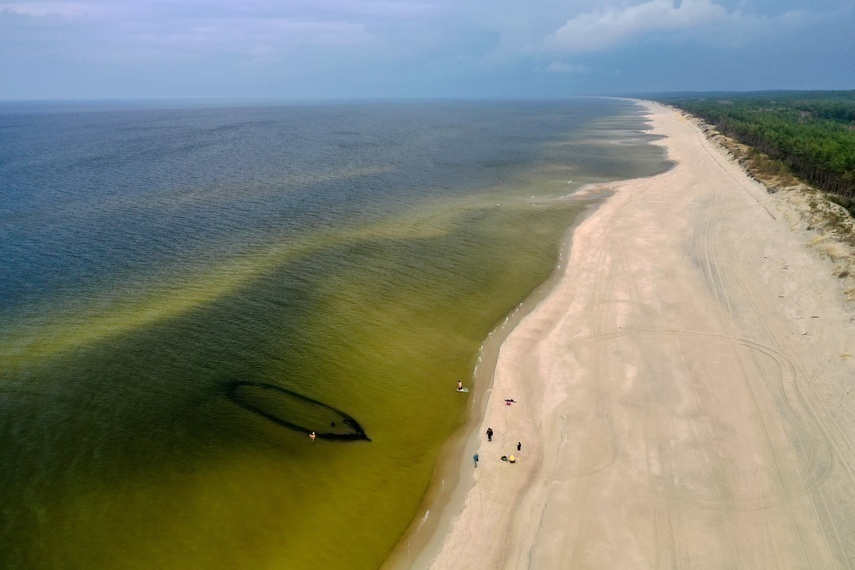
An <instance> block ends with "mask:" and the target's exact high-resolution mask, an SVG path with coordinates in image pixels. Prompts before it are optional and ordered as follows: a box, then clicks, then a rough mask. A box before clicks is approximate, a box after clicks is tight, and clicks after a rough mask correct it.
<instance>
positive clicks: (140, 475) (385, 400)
mask: <svg viewBox="0 0 855 570" xmlns="http://www.w3.org/2000/svg"><path fill="white" fill-rule="evenodd" d="M618 124H620V125H623V126H625V127H627V126H636V127H637V126H638V123H637V121H635V122H634V121H633V120H632V117H631V116H629V117H624V119H622V122H619V123H618ZM599 128H600V129H601V131H598V130H596V129H594V130H592V131H590V132H588V133H582V135H584V137H585V138H589V137H591V138H599V140H600V142H599V143H592V142H584V144H583V142H580V141H578V140H577V142H576V143H575V146H573V147H572V148H573V149H575V150H576V151H578V152H588V153H591V157H590V161H593V162H596V161H601V162H602V163H603V165H605V166H603V167H601V168H599V170H597V169H596V168H594V167H590V166H589V167H588V170H587V174H586V172H581V171H580V169H579V167H572V168H571V167H568V166H567V165H566V164H563V163H560V162H556V161H555V160H553V159H552V158H549V156H551V155H548V153H547V158H546V159H544V160H543V161H542V162H540V163H539V164H535V165H532V164H528V165H527V166H526V167H522V166H521V167H519V168H518V170H517V171H516V173H515V176H514V177H513V178H512V179H509V180H508V182H507V184H504V185H493V186H490V187H485V188H481V189H477V191H474V192H470V193H468V194H466V195H465V196H462V197H456V198H449V197H443V198H438V199H435V200H434V199H424V200H421V201H419V202H418V203H416V204H413V205H412V206H411V207H409V208H407V209H402V210H396V211H394V212H391V213H390V215H388V216H386V217H380V218H379V219H373V220H369V221H368V222H366V223H363V224H350V225H346V226H342V227H339V228H335V227H332V228H330V227H327V228H320V229H316V230H307V231H304V232H302V233H301V234H300V236H299V237H298V238H290V239H287V240H281V241H273V242H270V243H267V244H265V245H264V246H263V247H262V246H259V247H255V248H252V249H251V250H249V251H247V252H246V253H245V254H244V255H241V256H234V257H232V258H229V259H225V260H220V261H219V262H218V263H217V264H216V265H214V266H212V267H207V268H205V269H204V270H198V269H187V270H186V271H182V270H181V269H173V270H171V271H167V272H165V274H166V275H168V282H162V283H161V282H160V280H161V279H164V277H163V276H162V275H161V274H160V273H157V274H156V275H155V277H151V278H149V279H146V278H145V277H141V278H140V279H139V280H138V281H137V282H136V283H121V284H118V285H117V288H116V290H115V291H112V292H110V293H109V294H108V292H107V291H104V292H103V293H102V294H101V295H100V296H98V297H97V298H96V299H95V300H94V301H88V302H86V303H78V304H66V305H63V306H62V307H58V308H54V310H53V311H52V312H51V313H50V314H49V316H48V317H45V316H44V311H32V315H36V316H32V315H30V316H26V317H19V322H18V324H17V325H16V326H12V327H7V330H6V332H5V337H4V338H5V340H6V342H5V343H4V348H3V354H2V356H3V359H2V368H0V370H2V374H3V377H4V380H5V383H4V386H6V388H4V390H3V391H2V392H0V398H2V399H0V403H2V411H3V415H2V416H0V434H2V436H3V441H5V442H6V444H4V446H3V450H2V462H3V465H4V467H3V470H2V474H3V476H2V479H0V483H2V488H0V496H2V497H3V498H4V504H3V506H2V521H0V525H2V526H0V536H2V538H3V540H2V542H0V561H2V562H3V566H4V567H7V568H66V567H67V568H118V567H121V568H288V569H301V568H307V569H308V568H312V569H317V568H324V569H337V568H342V569H344V568H347V569H352V568H376V567H378V566H379V565H380V564H381V563H382V561H383V560H384V559H385V557H386V556H387V555H388V553H389V552H390V550H391V549H392V548H393V547H394V546H395V544H396V542H397V541H398V540H399V539H400V537H401V535H402V533H403V532H404V531H405V529H406V528H407V526H408V524H409V523H410V521H411V519H412V518H413V516H414V514H415V513H416V511H417V509H418V507H419V504H420V502H421V500H422V496H423V494H424V492H425V490H426V488H427V486H428V484H429V482H430V476H431V473H432V471H433V469H434V466H435V463H436V460H437V456H438V453H439V449H440V447H441V445H442V444H443V442H444V441H445V440H447V439H448V438H449V437H450V436H451V435H452V434H453V433H454V431H455V430H456V429H458V428H459V427H460V426H461V425H462V422H463V420H464V418H465V414H466V413H467V411H468V410H469V405H470V399H469V398H470V397H471V394H470V396H465V395H461V394H459V393H457V392H456V391H455V390H454V388H455V386H456V382H457V380H458V379H464V380H465V381H466V382H467V384H469V383H470V378H471V376H472V371H473V368H474V367H475V364H476V362H475V359H476V358H477V353H478V349H479V347H480V345H481V343H482V342H483V340H484V338H485V337H486V336H487V335H488V334H489V332H490V331H491V330H492V329H493V328H495V327H496V326H497V324H498V323H500V322H501V321H502V320H503V319H504V317H505V315H507V314H508V313H509V312H510V311H511V310H512V309H513V308H514V307H515V306H516V305H517V304H518V303H519V302H520V301H521V300H522V299H524V298H525V297H526V296H527V295H528V294H529V293H530V292H531V291H532V290H533V289H534V288H536V287H537V286H538V285H539V284H541V283H543V282H544V281H545V280H546V279H547V278H548V277H549V275H550V274H551V272H552V271H553V268H554V266H555V264H556V259H557V253H558V246H559V243H560V241H561V236H562V235H563V234H564V232H565V231H566V229H567V228H568V227H569V226H570V225H571V224H572V223H573V221H574V220H575V219H576V217H577V216H578V215H579V214H580V212H581V211H582V208H583V207H584V206H585V205H584V204H580V203H578V202H576V203H573V202H567V201H560V200H555V199H554V198H556V197H558V196H561V195H563V194H565V193H567V192H568V189H571V190H572V189H574V188H577V187H578V186H579V185H581V184H582V183H584V182H589V181H595V180H597V179H605V178H609V177H611V178H624V177H629V176H635V175H642V174H650V173H652V172H655V171H657V170H661V169H662V168H663V166H664V163H663V161H662V157H661V153H660V152H659V151H657V150H655V149H653V148H652V147H649V146H645V145H643V144H641V143H635V144H633V145H617V144H614V141H612V140H606V141H604V142H603V140H602V139H606V138H608V137H607V136H606V135H605V134H603V133H610V132H612V131H613V130H614V128H615V126H614V124H608V123H605V122H604V123H601V124H600V126H599ZM627 128H628V127H627ZM582 135H580V136H582ZM612 138H617V136H616V135H615V136H612ZM557 146H558V147H559V150H561V151H562V152H563V151H564V150H566V149H564V148H563V147H562V146H561V145H557ZM590 161H589V162H590ZM606 166H608V168H606ZM591 172H594V173H600V172H603V173H604V172H608V174H609V176H594V175H592V174H591ZM570 175H572V180H573V183H568V180H570V179H571V177H570ZM531 196H535V198H534V199H532V198H531ZM235 380H240V381H248V382H255V383H263V384H270V385H275V386H280V387H282V388H284V389H287V390H293V391H294V392H297V393H299V394H302V395H304V396H305V397H308V398H311V399H315V400H317V401H319V402H323V404H324V405H327V406H331V407H333V408H336V409H338V410H340V411H342V412H343V413H346V414H349V415H351V416H353V417H354V418H356V419H357V420H358V421H359V422H360V424H361V425H362V427H363V428H364V429H365V431H366V433H367V434H368V436H369V437H370V441H357V442H336V441H322V440H315V441H312V440H310V439H309V438H308V437H307V436H306V435H305V434H304V433H301V432H298V431H291V430H287V429H283V428H282V427H281V426H279V425H277V424H276V423H274V422H271V421H268V420H267V419H265V418H264V417H261V416H259V415H257V414H253V413H250V412H248V411H247V410H246V409H243V408H241V407H239V406H235V405H234V403H233V402H232V401H230V400H229V398H228V397H227V391H228V386H229V385H230V383H231V382H234V381H235ZM472 388H473V390H479V389H481V388H483V387H482V386H477V385H475V386H473V387H472ZM274 399H275V398H274ZM293 405H295V404H293V403H292V402H289V401H288V400H278V401H275V402H271V403H270V409H272V410H275V413H276V415H278V416H281V417H286V416H287V417H295V418H299V419H300V423H301V425H303V424H305V425H306V426H307V427H311V428H312V429H317V430H318V431H322V429H323V428H325V427H326V426H325V425H321V423H317V426H316V425H315V424H313V423H312V422H327V421H329V417H328V416H325V415H323V414H318V415H317V417H314V416H313V412H311V411H309V412H307V411H306V410H305V409H296V408H295V409H289V406H293Z"/></svg>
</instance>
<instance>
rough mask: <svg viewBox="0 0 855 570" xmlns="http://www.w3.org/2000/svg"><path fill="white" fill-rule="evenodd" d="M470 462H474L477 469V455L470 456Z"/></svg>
mask: <svg viewBox="0 0 855 570" xmlns="http://www.w3.org/2000/svg"><path fill="white" fill-rule="evenodd" d="M472 460H473V461H475V467H478V454H477V453H476V454H475V455H473V456H472Z"/></svg>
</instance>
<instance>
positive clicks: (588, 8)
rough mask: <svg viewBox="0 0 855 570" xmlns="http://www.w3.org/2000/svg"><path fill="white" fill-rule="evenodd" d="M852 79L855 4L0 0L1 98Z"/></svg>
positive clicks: (652, 89)
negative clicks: (9, 0)
mask: <svg viewBox="0 0 855 570" xmlns="http://www.w3.org/2000/svg"><path fill="white" fill-rule="evenodd" d="M765 89H823V90H825V89H855V0H560V1H559V0H278V1H274V0H133V1H131V0H79V1H78V0H70V1H64V0H32V1H29V0H12V1H11V2H8V1H6V0H0V100H10V99H11V100H28V99H92V98H94V99H114V98H122V99H124V98H133V99H139V98H161V99H162V98H170V99H171V98H227V99H228V98H231V99H242V98H252V99H342V98H344V99H351V98H553V97H565V96H575V95H624V94H642V93H662V92H675V91H754V90H765Z"/></svg>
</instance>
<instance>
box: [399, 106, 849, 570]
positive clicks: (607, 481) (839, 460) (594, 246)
mask: <svg viewBox="0 0 855 570" xmlns="http://www.w3.org/2000/svg"><path fill="white" fill-rule="evenodd" d="M645 105H647V107H648V110H649V113H650V115H649V119H650V125H651V128H652V132H653V133H656V134H660V135H662V136H663V137H664V138H663V139H662V140H661V141H659V143H658V144H662V145H664V146H665V147H666V148H667V152H668V156H669V158H670V159H671V160H673V161H674V162H675V167H674V168H672V169H671V170H669V171H667V172H665V173H663V174H660V175H658V176H655V177H651V178H646V179H638V180H630V181H625V182H620V183H615V184H610V185H609V186H608V188H607V189H606V188H604V189H601V190H604V191H605V190H609V191H611V192H613V195H611V196H610V197H609V198H608V199H606V200H605V201H604V203H603V204H601V205H600V206H599V207H598V208H597V210H596V211H595V212H594V213H593V214H592V215H590V216H589V217H587V219H585V221H584V222H582V223H581V225H580V226H579V227H578V228H577V229H576V230H575V231H574V232H573V235H572V244H571V246H570V249H569V251H566V252H564V256H565V260H566V263H565V264H564V266H565V267H566V269H564V270H563V272H562V274H561V276H560V278H559V280H558V283H557V285H556V286H555V287H554V288H553V289H552V291H551V292H550V293H549V295H548V296H547V297H546V298H545V299H544V300H542V301H541V302H540V303H539V304H538V305H537V307H536V308H535V309H534V310H533V311H532V312H531V313H529V314H528V315H527V316H526V317H525V318H523V319H522V321H521V322H520V323H519V324H518V326H516V327H515V328H514V329H513V331H512V332H511V333H510V335H509V336H508V337H507V339H505V341H504V342H503V343H502V345H501V349H500V350H499V355H498V360H497V362H496V369H495V374H494V377H493V384H492V387H491V389H490V390H489V391H488V392H487V393H486V394H484V396H483V397H484V398H486V402H485V403H484V405H483V409H484V414H483V418H481V417H478V418H475V421H477V422H478V423H479V425H478V427H477V429H476V430H474V434H473V435H470V436H469V439H468V440H467V441H466V442H465V445H462V446H461V447H462V449H461V451H460V453H461V457H460V458H459V462H460V463H459V468H456V469H459V471H458V472H459V473H460V476H459V479H460V480H459V481H457V482H455V483H454V484H455V486H456V488H458V489H459V497H457V498H455V499H453V500H452V502H451V504H450V505H448V506H446V507H445V508H444V509H443V510H442V513H441V514H439V515H438V516H439V517H441V518H442V521H440V522H438V523H435V524H436V526H435V527H434V528H435V531H433V534H432V536H431V537H429V538H428V539H427V540H426V544H424V546H423V548H420V550H419V553H411V554H409V555H408V556H407V560H406V563H404V564H402V566H404V567H412V568H435V569H445V568H453V569H458V568H460V569H477V568H535V569H554V568H573V569H578V568H608V569H614V568H710V569H713V568H715V569H718V568H843V567H852V566H855V516H853V514H852V513H855V492H854V491H855V415H853V413H852V411H853V409H855V393H852V387H853V384H855V359H853V355H855V312H853V308H852V306H851V304H848V303H847V301H846V300H845V296H844V293H843V289H844V287H845V285H844V283H845V280H843V279H839V278H838V277H837V276H835V275H834V272H833V268H832V262H831V261H829V260H828V259H827V258H824V257H823V256H822V255H820V254H818V253H817V251H816V250H815V249H811V248H809V247H808V244H809V243H810V242H811V240H812V239H815V237H816V236H815V235H814V234H813V233H812V231H811V230H810V229H809V228H808V227H807V226H806V225H805V224H802V223H800V222H798V216H794V215H792V213H791V212H789V213H788V212H787V208H788V207H789V206H788V205H787V203H786V202H785V201H784V200H783V198H782V197H781V196H780V195H778V194H769V193H768V192H767V191H766V189H765V188H764V187H763V186H762V185H760V184H759V183H757V182H755V181H753V180H751V179H750V178H748V177H747V176H746V175H745V173H744V172H743V170H742V169H741V168H740V166H739V165H738V164H736V162H735V161H733V159H732V158H731V157H729V156H727V155H726V154H725V152H723V151H722V150H721V149H720V148H719V147H718V146H716V145H715V144H714V143H712V142H710V141H709V140H708V139H707V138H706V137H705V136H704V134H703V133H702V132H701V130H700V129H699V128H698V125H697V124H696V123H695V122H694V121H693V120H690V119H688V118H686V117H684V116H683V115H681V114H680V113H678V112H676V111H674V110H672V109H669V108H666V107H663V106H660V105H658V104H653V103H645ZM506 399H513V400H515V403H512V404H511V405H506V403H505V400H506ZM488 427H490V428H492V430H493V431H494V434H495V435H494V436H493V441H492V442H488V441H487V438H486V436H485V435H484V433H485V430H486V429H487V428H488ZM518 442H520V443H521V450H520V451H517V443H518ZM476 452H477V453H478V454H479V456H480V462H479V465H478V467H477V468H476V467H474V465H473V461H472V454H473V453H476ZM512 454H513V455H515V456H518V458H519V459H518V460H517V461H516V463H514V464H511V463H509V462H505V461H502V460H501V457H502V456H503V455H504V456H510V455H512Z"/></svg>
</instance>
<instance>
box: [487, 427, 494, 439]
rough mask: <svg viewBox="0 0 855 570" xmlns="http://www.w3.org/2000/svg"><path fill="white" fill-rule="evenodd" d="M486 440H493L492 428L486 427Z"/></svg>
mask: <svg viewBox="0 0 855 570" xmlns="http://www.w3.org/2000/svg"><path fill="white" fill-rule="evenodd" d="M487 441H493V428H491V427H488V428H487Z"/></svg>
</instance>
